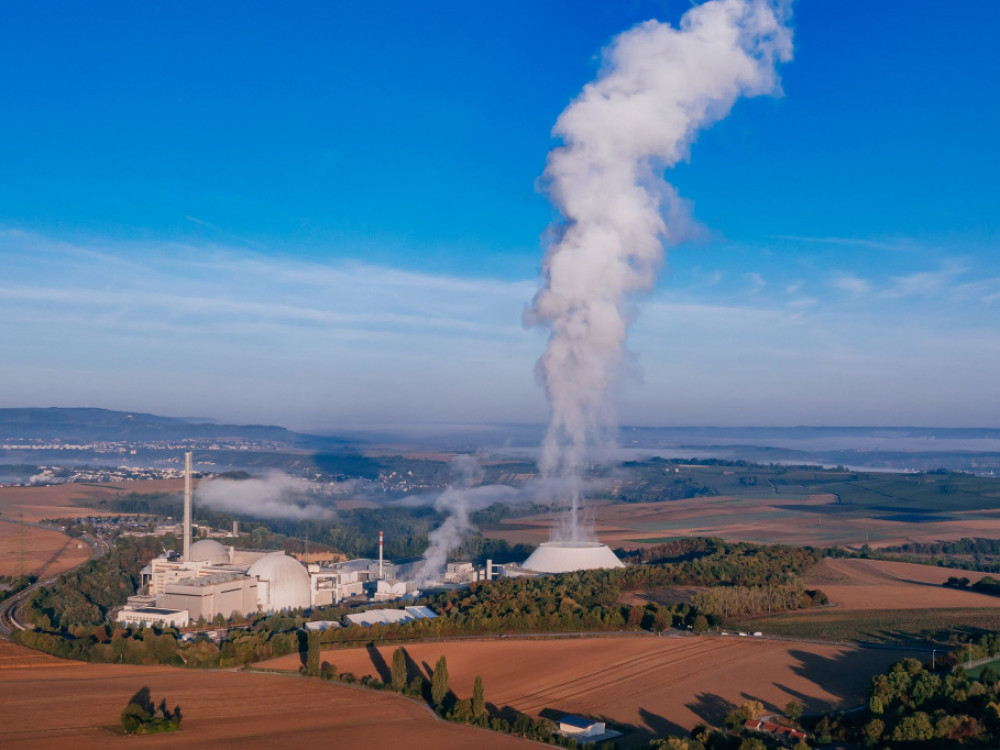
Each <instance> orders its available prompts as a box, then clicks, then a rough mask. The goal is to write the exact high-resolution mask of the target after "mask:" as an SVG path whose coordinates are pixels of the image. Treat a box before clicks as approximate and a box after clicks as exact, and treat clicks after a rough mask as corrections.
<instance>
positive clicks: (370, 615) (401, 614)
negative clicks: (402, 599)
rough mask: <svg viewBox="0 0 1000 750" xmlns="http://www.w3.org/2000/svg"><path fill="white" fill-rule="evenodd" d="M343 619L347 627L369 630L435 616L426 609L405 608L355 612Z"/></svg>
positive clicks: (431, 611)
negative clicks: (360, 627) (362, 626)
mask: <svg viewBox="0 0 1000 750" xmlns="http://www.w3.org/2000/svg"><path fill="white" fill-rule="evenodd" d="M345 617H346V619H347V622H348V624H349V625H364V626H365V627H366V628H370V627H371V626H372V625H391V624H393V623H404V622H413V621H414V620H430V619H433V618H435V617H437V614H435V613H434V610H432V609H430V608H428V607H405V608H403V609H370V610H368V611H367V612H356V613H354V614H350V615H346V616H345Z"/></svg>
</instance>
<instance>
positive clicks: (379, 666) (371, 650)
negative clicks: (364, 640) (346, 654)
mask: <svg viewBox="0 0 1000 750" xmlns="http://www.w3.org/2000/svg"><path fill="white" fill-rule="evenodd" d="M367 648H368V658H369V659H371V660H372V666H373V667H374V668H375V673H376V674H377V675H378V678H379V679H380V680H382V682H383V683H385V684H389V682H390V681H391V680H392V670H391V669H389V665H388V664H386V663H385V659H383V658H382V652H381V651H379V650H378V649H377V648H375V646H374V645H373V644H371V643H369V644H368V647H367Z"/></svg>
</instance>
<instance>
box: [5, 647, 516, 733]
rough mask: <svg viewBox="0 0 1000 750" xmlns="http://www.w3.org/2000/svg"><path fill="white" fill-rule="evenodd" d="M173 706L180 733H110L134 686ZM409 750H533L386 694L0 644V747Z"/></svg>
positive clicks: (260, 676)
mask: <svg viewBox="0 0 1000 750" xmlns="http://www.w3.org/2000/svg"><path fill="white" fill-rule="evenodd" d="M142 687H148V688H149V690H150V692H151V694H152V697H153V699H154V700H155V701H157V702H159V700H160V699H161V698H165V699H166V700H167V704H168V705H169V706H174V705H179V706H180V708H181V715H182V716H183V717H184V718H183V723H182V728H181V731H180V732H175V733H171V734H160V735H149V736H146V737H141V738H134V737H124V736H116V735H114V734H111V733H109V732H108V731H106V730H105V729H104V728H103V727H105V726H111V725H115V724H117V722H118V716H119V714H120V713H121V710H122V708H124V707H125V704H126V703H127V702H128V700H129V698H130V697H131V696H132V695H134V694H135V693H136V692H137V691H138V690H139V689H140V688H142ZM331 744H334V745H336V746H337V747H356V748H363V747H379V746H384V747H406V748H412V749H414V750H432V749H434V750H436V749H438V748H443V749H444V750H464V748H469V747H477V748H497V749H498V750H506V749H507V748H510V750H514V749H515V748H528V747H532V746H533V745H532V744H530V743H528V742H527V741H526V740H519V739H516V738H514V737H508V736H505V735H499V734H494V733H492V732H485V731H483V730H479V729H473V728H471V727H464V726H459V725H457V724H450V723H447V722H443V721H439V720H437V719H436V718H434V717H433V716H432V715H431V714H430V712H429V711H427V710H426V709H425V708H424V707H423V706H421V705H419V704H417V703H415V702H414V701H411V700H407V699H405V698H401V697H399V696H395V695H392V694H389V693H377V692H374V691H371V690H365V689H360V688H358V689H353V688H350V687H346V686H343V685H337V684H331V683H328V682H321V681H319V680H315V679H312V680H307V679H302V678H299V677H287V676H282V675H268V674H254V673H240V672H200V671H193V670H183V669H173V668H170V667H139V666H128V665H114V664H84V663H80V662H68V661H62V660H59V659H55V658H53V657H49V656H47V655H45V654H39V653H37V652H34V651H30V650H28V649H23V648H20V647H18V646H15V645H13V644H10V643H8V642H6V641H0V747H14V746H16V747H22V748H49V747H55V746H63V747H71V748H107V747H117V746H121V747H136V746H137V745H138V746H141V747H143V748H169V747H176V748H181V747H183V748H202V747H205V748H208V747H211V748H220V747H240V748H301V747H310V746H315V747H326V746H329V745H331Z"/></svg>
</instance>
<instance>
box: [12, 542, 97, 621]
mask: <svg viewBox="0 0 1000 750" xmlns="http://www.w3.org/2000/svg"><path fill="white" fill-rule="evenodd" d="M28 525H30V526H38V527H40V528H47V529H51V528H52V527H51V526H43V525H42V524H28ZM79 539H80V541H82V542H84V543H86V545H87V546H88V547H90V559H91V560H94V559H97V558H98V557H102V556H103V555H106V554H107V553H108V552H109V551H110V550H111V541H110V540H109V539H107V538H105V537H103V536H101V535H99V534H98V535H97V536H90V535H89V534H83V535H82V536H80V537H79ZM82 564H83V563H80V565H82ZM76 567H77V568H78V567H80V566H79V565H77V566H76ZM74 569H75V568H70V570H74ZM65 572H69V571H65ZM60 575H61V574H60ZM58 577H59V576H49V577H48V578H45V579H43V580H41V581H36V582H35V583H33V584H31V585H30V586H28V587H27V588H25V589H23V590H22V591H18V592H17V593H16V594H14V595H13V596H12V597H10V598H9V599H6V600H5V601H3V602H2V603H0V638H3V639H5V640H6V639H9V638H10V636H11V634H12V633H13V632H14V631H15V630H28V629H29V628H30V627H31V626H30V625H26V624H24V623H23V622H22V621H21V618H22V617H23V613H22V612H21V609H22V605H23V604H24V600H25V599H27V598H28V597H29V596H30V595H31V592H33V591H34V590H35V589H37V588H39V587H40V586H49V585H51V584H52V583H53V582H54V581H55V580H56V578H58Z"/></svg>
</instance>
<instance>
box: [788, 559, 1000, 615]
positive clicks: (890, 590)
mask: <svg viewBox="0 0 1000 750" xmlns="http://www.w3.org/2000/svg"><path fill="white" fill-rule="evenodd" d="M983 575H985V574H984V573H975V572H971V571H963V570H953V569H950V568H938V567H935V566H931V565H918V564H916V563H904V562H889V561H885V560H850V559H844V560H840V559H832V558H827V559H825V560H823V561H822V562H820V563H819V565H817V566H816V567H814V568H813V569H812V570H810V571H809V573H808V574H807V575H806V576H804V577H803V583H804V584H805V585H806V586H807V587H810V588H820V589H822V590H823V591H824V592H825V593H826V595H827V596H828V597H830V601H831V602H832V603H834V604H836V605H837V607H838V608H840V609H847V610H894V609H913V608H915V607H925V608H928V609H939V608H951V607H984V608H986V607H1000V597H997V596H987V595H986V594H979V593H976V592H975V591H961V590H959V589H951V588H945V587H944V586H942V585H941V584H942V583H944V582H945V581H946V580H948V578H949V577H950V576H965V577H966V578H968V579H969V580H970V581H978V580H979V579H980V578H982V577H983Z"/></svg>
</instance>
